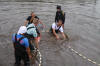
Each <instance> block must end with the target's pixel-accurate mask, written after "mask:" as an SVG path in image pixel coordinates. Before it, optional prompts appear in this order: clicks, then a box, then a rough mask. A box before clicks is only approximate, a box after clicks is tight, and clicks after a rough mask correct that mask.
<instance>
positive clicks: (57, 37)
mask: <svg viewBox="0 0 100 66" xmlns="http://www.w3.org/2000/svg"><path fill="white" fill-rule="evenodd" d="M53 34H54V35H55V36H56V39H59V36H58V35H57V33H56V32H55V29H53Z"/></svg>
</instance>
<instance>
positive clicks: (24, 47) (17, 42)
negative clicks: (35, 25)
mask: <svg viewBox="0 0 100 66" xmlns="http://www.w3.org/2000/svg"><path fill="white" fill-rule="evenodd" d="M26 31H27V28H26V27H25V26H21V27H20V28H19V31H18V33H17V34H13V37H12V41H13V45H14V52H15V65H14V66H20V65H21V60H23V61H24V66H30V61H29V58H30V59H31V58H32V56H31V53H30V48H29V42H28V39H27V38H26V37H25V36H24V34H25V33H26Z"/></svg>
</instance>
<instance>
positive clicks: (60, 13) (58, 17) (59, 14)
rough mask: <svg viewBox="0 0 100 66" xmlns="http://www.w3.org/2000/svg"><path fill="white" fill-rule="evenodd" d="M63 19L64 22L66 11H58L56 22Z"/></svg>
mask: <svg viewBox="0 0 100 66" xmlns="http://www.w3.org/2000/svg"><path fill="white" fill-rule="evenodd" d="M59 19H61V20H62V24H64V23H65V13H64V12H63V11H60V12H58V11H57V12H56V16H55V23H56V22H58V20H59Z"/></svg>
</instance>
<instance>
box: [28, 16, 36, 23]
mask: <svg viewBox="0 0 100 66" xmlns="http://www.w3.org/2000/svg"><path fill="white" fill-rule="evenodd" d="M34 18H38V17H37V16H35V17H34ZM31 19H32V16H29V17H28V18H27V19H26V20H27V21H29V22H28V25H29V24H31V23H32V22H31Z"/></svg>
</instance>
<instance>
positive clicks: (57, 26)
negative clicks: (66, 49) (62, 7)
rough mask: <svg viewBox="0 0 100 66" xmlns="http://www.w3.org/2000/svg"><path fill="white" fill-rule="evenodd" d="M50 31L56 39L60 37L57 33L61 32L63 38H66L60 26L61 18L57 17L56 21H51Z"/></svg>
mask: <svg viewBox="0 0 100 66" xmlns="http://www.w3.org/2000/svg"><path fill="white" fill-rule="evenodd" d="M50 32H51V33H52V34H53V35H54V36H55V37H56V39H60V37H59V36H58V34H57V33H59V32H60V33H61V34H62V36H63V38H64V39H66V36H65V34H64V30H63V27H62V19H59V20H58V22H57V23H53V24H52V26H51V29H50Z"/></svg>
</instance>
